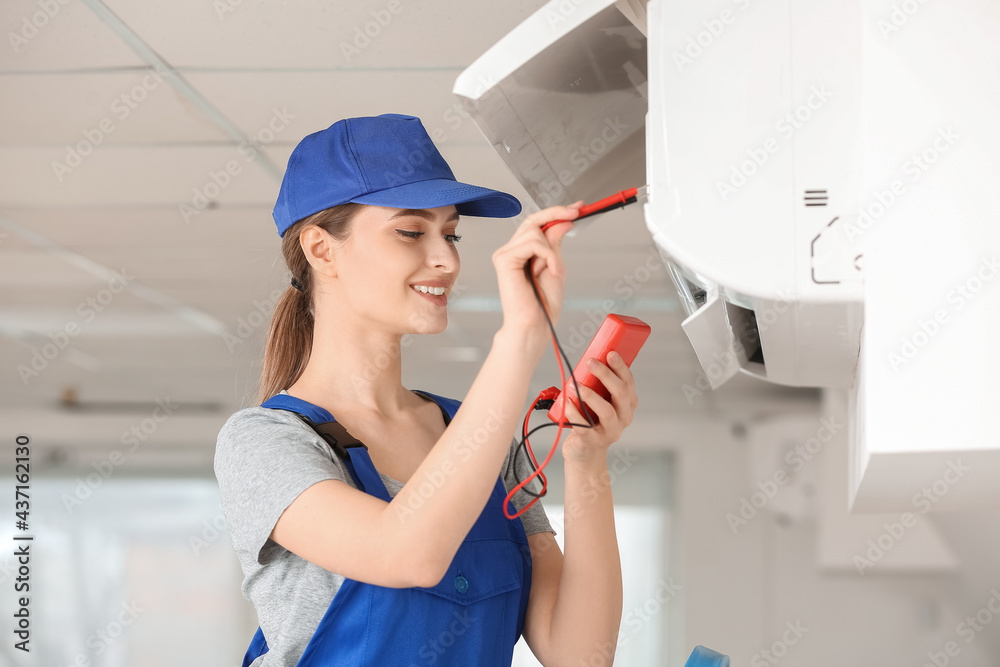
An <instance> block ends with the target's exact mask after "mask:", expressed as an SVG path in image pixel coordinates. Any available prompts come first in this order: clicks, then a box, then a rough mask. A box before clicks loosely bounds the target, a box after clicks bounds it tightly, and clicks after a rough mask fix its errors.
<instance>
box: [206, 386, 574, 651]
mask: <svg viewBox="0 0 1000 667" xmlns="http://www.w3.org/2000/svg"><path fill="white" fill-rule="evenodd" d="M282 393H287V392H284V391H282ZM516 442H517V441H516V439H515V440H512V441H511V450H510V452H508V454H507V458H506V459H505V461H504V465H503V471H504V475H503V479H504V485H505V486H506V488H507V490H508V491H510V489H512V488H514V487H515V486H516V485H517V480H516V479H515V477H514V473H513V470H512V466H510V465H509V463H510V456H511V453H512V452H513V450H514V447H515V445H516ZM516 461H517V465H518V474H519V475H520V478H521V479H525V478H526V477H527V475H528V474H529V472H530V469H529V468H528V464H527V461H525V460H524V456H523V455H520V456H518V457H517V458H516ZM215 476H216V478H217V479H218V481H219V492H220V497H221V501H222V511H223V514H224V515H225V518H226V525H227V527H228V529H229V535H230V537H231V539H232V541H233V548H234V549H235V550H236V555H237V557H238V558H239V561H240V566H241V567H242V568H243V575H244V579H243V585H242V586H241V589H242V591H243V597H245V598H246V599H247V600H248V601H249V602H250V603H252V604H253V606H254V608H255V609H256V610H257V617H258V620H259V621H260V626H261V629H262V630H263V632H264V638H265V639H266V640H267V644H268V648H269V651H268V652H267V653H265V654H264V655H262V656H261V657H260V658H258V659H257V660H254V661H253V663H251V664H252V667H284V666H286V665H287V666H289V667H291V666H294V665H295V664H296V663H297V662H298V661H299V658H300V657H301V656H302V653H303V652H304V651H305V649H306V645H307V644H308V643H309V639H310V638H311V637H312V635H313V633H314V632H315V631H316V628H317V627H318V626H319V622H320V619H322V618H323V614H324V613H326V610H327V607H329V606H330V602H331V601H332V600H333V596H334V595H335V594H336V593H337V590H338V589H339V588H340V585H341V583H343V581H344V577H342V576H340V575H339V574H335V573H333V572H330V571H329V570H325V569H323V568H322V567H319V566H318V565H314V564H313V563H310V562H309V561H307V560H305V559H303V558H299V557H298V556H296V555H295V554H293V553H292V552H290V551H288V550H287V549H285V548H284V547H282V546H281V545H279V544H278V543H277V542H275V541H274V540H272V539H270V537H269V536H270V534H271V530H272V529H273V528H274V524H275V523H277V521H278V518H279V517H280V516H281V513H282V512H284V511H285V508H286V507H288V506H289V505H290V504H291V502H292V501H293V500H295V498H296V497H298V495H299V494H300V493H302V492H303V491H305V490H306V489H307V488H309V487H310V486H312V485H313V484H316V483H317V482H320V481H323V480H325V479H339V480H341V481H343V482H346V483H347V484H350V485H351V486H352V487H355V488H357V487H356V485H355V484H354V480H353V479H352V478H351V476H350V473H348V471H347V468H346V467H345V466H344V464H343V462H341V460H340V459H339V458H338V457H337V456H336V455H335V454H334V453H333V451H332V450H331V449H330V447H329V445H328V444H327V443H326V441H325V440H323V439H322V438H321V437H320V436H319V435H317V434H316V432H315V431H313V430H312V429H311V428H309V426H307V425H306V424H305V423H304V422H303V421H302V420H301V419H299V417H298V416H296V415H295V414H293V413H291V412H288V411H287V410H275V409H271V408H262V407H259V406H255V407H249V408H243V409H242V410H239V411H238V412H236V413H234V414H233V415H232V416H231V417H230V418H229V419H228V420H227V421H226V423H225V425H224V426H223V427H222V429H221V430H220V431H219V438H218V442H217V444H216V449H215ZM379 476H380V477H381V478H382V482H383V483H384V484H385V487H386V490H387V491H388V492H389V495H390V496H391V497H395V495H396V494H397V493H398V492H399V490H400V489H402V488H403V485H402V484H401V483H400V482H398V481H396V480H394V479H392V478H390V477H387V476H385V475H383V474H382V473H381V472H380V473H379ZM532 488H535V489H537V488H538V485H537V483H534V482H533V483H532ZM531 498H532V497H531V496H529V495H528V494H526V493H524V492H523V491H521V492H519V493H517V494H516V495H515V496H514V499H513V502H514V507H516V508H517V509H518V510H520V509H521V508H522V507H524V506H525V505H526V504H528V503H529V502H530V501H531ZM520 518H521V522H522V524H523V526H524V531H525V533H527V534H528V535H531V534H532V533H539V532H543V531H550V532H552V533H553V534H554V533H555V530H553V529H552V526H551V525H550V524H549V521H548V518H547V517H546V516H545V511H544V510H543V509H542V502H541V500H539V501H538V502H536V503H535V504H534V505H533V506H532V507H531V509H529V510H527V511H526V512H525V513H524V514H522V515H521V517H520ZM249 640H250V638H249V637H247V643H249Z"/></svg>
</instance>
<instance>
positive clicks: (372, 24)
mask: <svg viewBox="0 0 1000 667" xmlns="http://www.w3.org/2000/svg"><path fill="white" fill-rule="evenodd" d="M368 13H369V14H370V15H371V17H372V20H371V21H368V22H366V23H365V24H364V25H363V26H354V35H353V38H352V40H351V42H350V43H348V42H343V41H342V42H341V43H340V45H339V46H340V55H342V56H344V62H346V63H350V62H351V59H352V58H354V57H355V56H359V55H361V52H362V51H364V50H365V49H367V48H368V47H369V46H370V45H371V43H372V40H373V39H376V38H377V37H378V36H379V35H381V34H382V31H383V30H385V29H386V28H388V27H389V25H390V24H391V23H392V21H393V19H394V18H395V17H397V16H399V15H400V14H402V13H403V4H402V3H401V2H400V0H389V2H387V3H386V5H385V7H384V8H381V9H369V10H368Z"/></svg>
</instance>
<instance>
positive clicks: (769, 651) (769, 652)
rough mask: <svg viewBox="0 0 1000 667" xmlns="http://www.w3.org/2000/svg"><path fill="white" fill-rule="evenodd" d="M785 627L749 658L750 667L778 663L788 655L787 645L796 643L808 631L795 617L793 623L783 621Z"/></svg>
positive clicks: (765, 666) (763, 666) (790, 645)
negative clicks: (774, 638)
mask: <svg viewBox="0 0 1000 667" xmlns="http://www.w3.org/2000/svg"><path fill="white" fill-rule="evenodd" d="M785 628H787V629H786V630H785V631H784V632H783V633H782V634H781V637H780V638H778V639H776V640H775V641H774V642H773V643H772V644H771V645H770V646H769V647H768V648H764V649H761V650H760V651H759V652H757V653H755V654H754V656H753V657H752V658H750V667H768V665H776V664H778V663H779V662H780V661H781V659H782V658H784V657H785V656H786V655H788V649H789V647H792V646H795V645H796V644H798V643H799V641H800V640H801V639H802V637H803V635H805V634H806V633H807V632H809V628H807V627H805V626H803V625H802V621H801V620H799V619H795V622H794V623H792V622H791V621H785Z"/></svg>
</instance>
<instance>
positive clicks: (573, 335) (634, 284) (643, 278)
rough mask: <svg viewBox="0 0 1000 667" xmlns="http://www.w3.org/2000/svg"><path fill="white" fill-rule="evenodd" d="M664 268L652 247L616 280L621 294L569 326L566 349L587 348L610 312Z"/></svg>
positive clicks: (615, 285) (615, 286) (617, 291)
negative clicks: (640, 259) (647, 253)
mask: <svg viewBox="0 0 1000 667" xmlns="http://www.w3.org/2000/svg"><path fill="white" fill-rule="evenodd" d="M662 268H663V263H662V261H661V260H660V255H659V253H658V252H657V250H656V248H650V250H649V256H648V257H646V260H645V261H644V262H642V263H641V264H639V265H638V266H636V267H635V268H634V269H632V271H629V272H627V273H625V274H622V277H621V279H620V280H618V281H617V282H615V284H614V291H615V294H618V295H619V296H617V297H615V298H614V299H605V300H604V302H603V303H601V309H596V308H591V309H589V310H587V311H586V315H587V321H585V322H583V323H581V324H580V325H578V326H572V327H570V328H569V335H568V336H567V337H566V343H567V345H566V346H565V348H564V350H565V351H566V352H568V353H569V352H575V351H577V350H581V349H584V348H586V347H587V346H588V345H589V344H590V341H591V340H592V339H593V337H594V334H595V333H597V330H598V328H600V326H601V324H602V323H603V322H604V319H605V318H606V317H607V315H608V313H613V312H615V311H616V310H618V309H619V308H620V307H622V306H623V305H625V304H626V303H627V302H628V300H629V299H631V298H632V297H633V296H634V295H635V293H636V292H638V291H639V290H641V289H642V288H643V286H644V285H645V284H646V283H648V282H649V281H650V280H651V279H652V278H653V276H654V275H655V274H656V273H657V272H659V271H660V269H662Z"/></svg>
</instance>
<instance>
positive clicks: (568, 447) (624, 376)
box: [548, 313, 650, 464]
mask: <svg viewBox="0 0 1000 667" xmlns="http://www.w3.org/2000/svg"><path fill="white" fill-rule="evenodd" d="M649 333H650V326H649V325H648V324H646V323H645V322H643V321H642V320H640V319H639V318H637V317H630V316H628V315H617V314H615V313H609V314H608V316H607V317H606V318H605V319H604V322H603V323H602V324H601V327H600V328H599V329H598V330H597V333H596V334H595V335H594V339H593V340H592V341H591V342H590V345H589V346H588V347H587V351H586V352H584V354H583V357H582V358H581V359H580V363H579V364H577V366H576V368H575V369H574V370H573V377H570V378H567V379H566V382H565V384H564V385H563V389H562V391H561V392H560V393H559V395H558V396H557V397H556V399H555V401H554V402H553V404H552V407H551V408H550V409H549V412H548V416H549V419H551V420H552V421H554V422H556V423H560V421H559V417H560V414H562V415H563V417H564V418H563V420H562V423H563V424H566V423H571V424H586V423H587V418H586V417H584V416H583V414H581V412H580V399H581V398H582V399H583V403H584V405H583V409H584V410H587V413H588V415H589V416H590V418H591V419H590V421H591V422H592V423H593V424H594V427H593V428H574V429H573V433H572V434H571V435H570V436H569V437H568V438H566V440H565V441H564V442H563V458H564V459H565V460H567V461H570V460H572V461H576V462H577V463H585V462H589V461H591V460H592V459H593V458H594V457H595V456H597V457H599V459H600V461H601V463H602V464H603V463H604V461H605V457H606V455H607V452H606V449H607V447H608V445H610V444H611V443H613V442H617V441H618V439H619V438H620V437H621V434H622V431H623V430H624V429H625V427H626V426H628V425H629V424H631V423H632V417H633V414H634V412H635V409H636V407H637V406H638V404H639V398H638V396H637V395H636V392H635V380H634V379H633V377H632V371H631V369H630V368H629V366H631V364H632V362H633V361H634V360H635V357H636V355H637V354H638V353H639V349H640V348H641V347H642V345H643V343H645V342H646V339H647V338H648V337H649ZM573 378H576V384H575V386H577V387H579V388H580V394H579V396H578V395H577V392H576V390H575V389H574V382H573ZM566 398H569V400H566ZM563 411H565V412H563Z"/></svg>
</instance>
